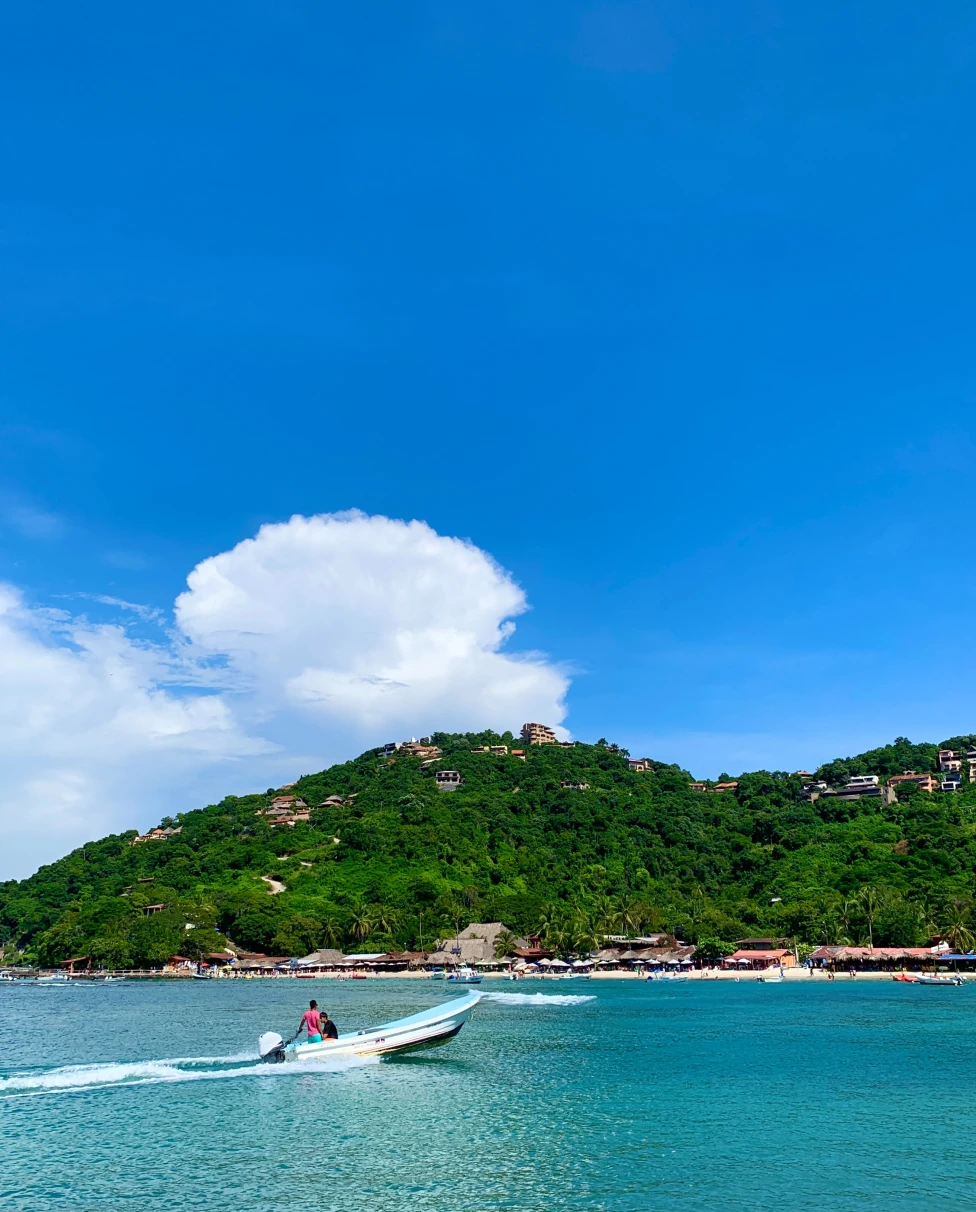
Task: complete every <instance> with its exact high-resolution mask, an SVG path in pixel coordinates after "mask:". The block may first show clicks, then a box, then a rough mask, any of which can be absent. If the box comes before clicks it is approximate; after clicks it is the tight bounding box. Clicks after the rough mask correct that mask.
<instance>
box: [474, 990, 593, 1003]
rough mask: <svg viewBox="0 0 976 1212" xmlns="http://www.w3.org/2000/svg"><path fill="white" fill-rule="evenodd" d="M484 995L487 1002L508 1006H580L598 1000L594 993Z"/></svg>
mask: <svg viewBox="0 0 976 1212" xmlns="http://www.w3.org/2000/svg"><path fill="white" fill-rule="evenodd" d="M482 997H483V998H484V1000H485V1001H486V1002H487V1001H491V1002H504V1003H505V1005H507V1006H578V1005H580V1004H581V1003H582V1002H592V1001H595V1000H596V999H595V995H594V994H592V993H590V994H588V995H587V996H585V997H584V996H579V995H576V994H571V993H483V994H482Z"/></svg>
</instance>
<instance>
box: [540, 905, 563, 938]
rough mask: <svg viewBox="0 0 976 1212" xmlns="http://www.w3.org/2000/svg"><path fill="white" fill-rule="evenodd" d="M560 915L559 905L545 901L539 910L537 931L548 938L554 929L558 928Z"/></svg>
mask: <svg viewBox="0 0 976 1212" xmlns="http://www.w3.org/2000/svg"><path fill="white" fill-rule="evenodd" d="M561 917H562V915H561V913H560V911H559V906H558V905H554V904H553V903H552V901H547V902H546V903H545V904H544V905H543V906H542V908H541V909H540V910H539V933H540V934H541V935H542V937H543V938H544V939H548V938H549V936H550V935H551V934H552V933H553V931H554V930H556V929H558V926H559V922H560V918H561Z"/></svg>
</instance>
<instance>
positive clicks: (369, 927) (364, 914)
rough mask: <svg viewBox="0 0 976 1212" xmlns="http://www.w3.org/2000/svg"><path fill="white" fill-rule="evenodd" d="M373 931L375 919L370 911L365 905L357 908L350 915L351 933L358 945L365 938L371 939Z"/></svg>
mask: <svg viewBox="0 0 976 1212" xmlns="http://www.w3.org/2000/svg"><path fill="white" fill-rule="evenodd" d="M372 931H373V918H372V915H371V914H370V911H369V909H367V908H366V907H365V906H364V905H357V906H355V907H354V908H353V911H352V913H351V914H350V915H349V933H350V934H351V935H352V936H353V938H354V939H355V940H356V942H357V943H361V942H362V941H363V939H364V938H368V937H369V935H370V934H371V933H372Z"/></svg>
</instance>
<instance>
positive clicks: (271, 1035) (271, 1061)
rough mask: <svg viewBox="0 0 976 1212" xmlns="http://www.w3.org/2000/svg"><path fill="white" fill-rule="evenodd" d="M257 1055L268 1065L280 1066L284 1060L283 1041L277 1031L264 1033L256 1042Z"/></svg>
mask: <svg viewBox="0 0 976 1212" xmlns="http://www.w3.org/2000/svg"><path fill="white" fill-rule="evenodd" d="M258 1055H259V1056H260V1057H261V1059H262V1060H263V1061H264V1062H265V1063H266V1064H268V1065H281V1064H283V1063H284V1060H285V1041H284V1040H283V1039H282V1038H281V1036H280V1035H279V1034H278V1033H277V1031H265V1033H264V1035H262V1036H261V1038H260V1039H259V1040H258Z"/></svg>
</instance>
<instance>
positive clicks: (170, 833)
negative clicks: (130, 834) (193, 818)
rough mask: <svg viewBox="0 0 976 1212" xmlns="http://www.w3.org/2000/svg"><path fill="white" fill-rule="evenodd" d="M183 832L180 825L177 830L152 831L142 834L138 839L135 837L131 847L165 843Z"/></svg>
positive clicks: (159, 829)
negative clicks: (140, 844) (144, 843)
mask: <svg viewBox="0 0 976 1212" xmlns="http://www.w3.org/2000/svg"><path fill="white" fill-rule="evenodd" d="M182 832H183V826H182V825H179V826H178V827H177V828H176V829H169V828H167V829H161V828H157V829H150V830H149V832H148V833H141V834H140V835H139V836H138V837H134V838H133V839H132V841H131V842H130V843H129V845H130V846H138V845H139V843H140V842H165V841H168V840H169V839H170V838H171V837H175V836H176V835H177V834H178V833H182Z"/></svg>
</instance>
